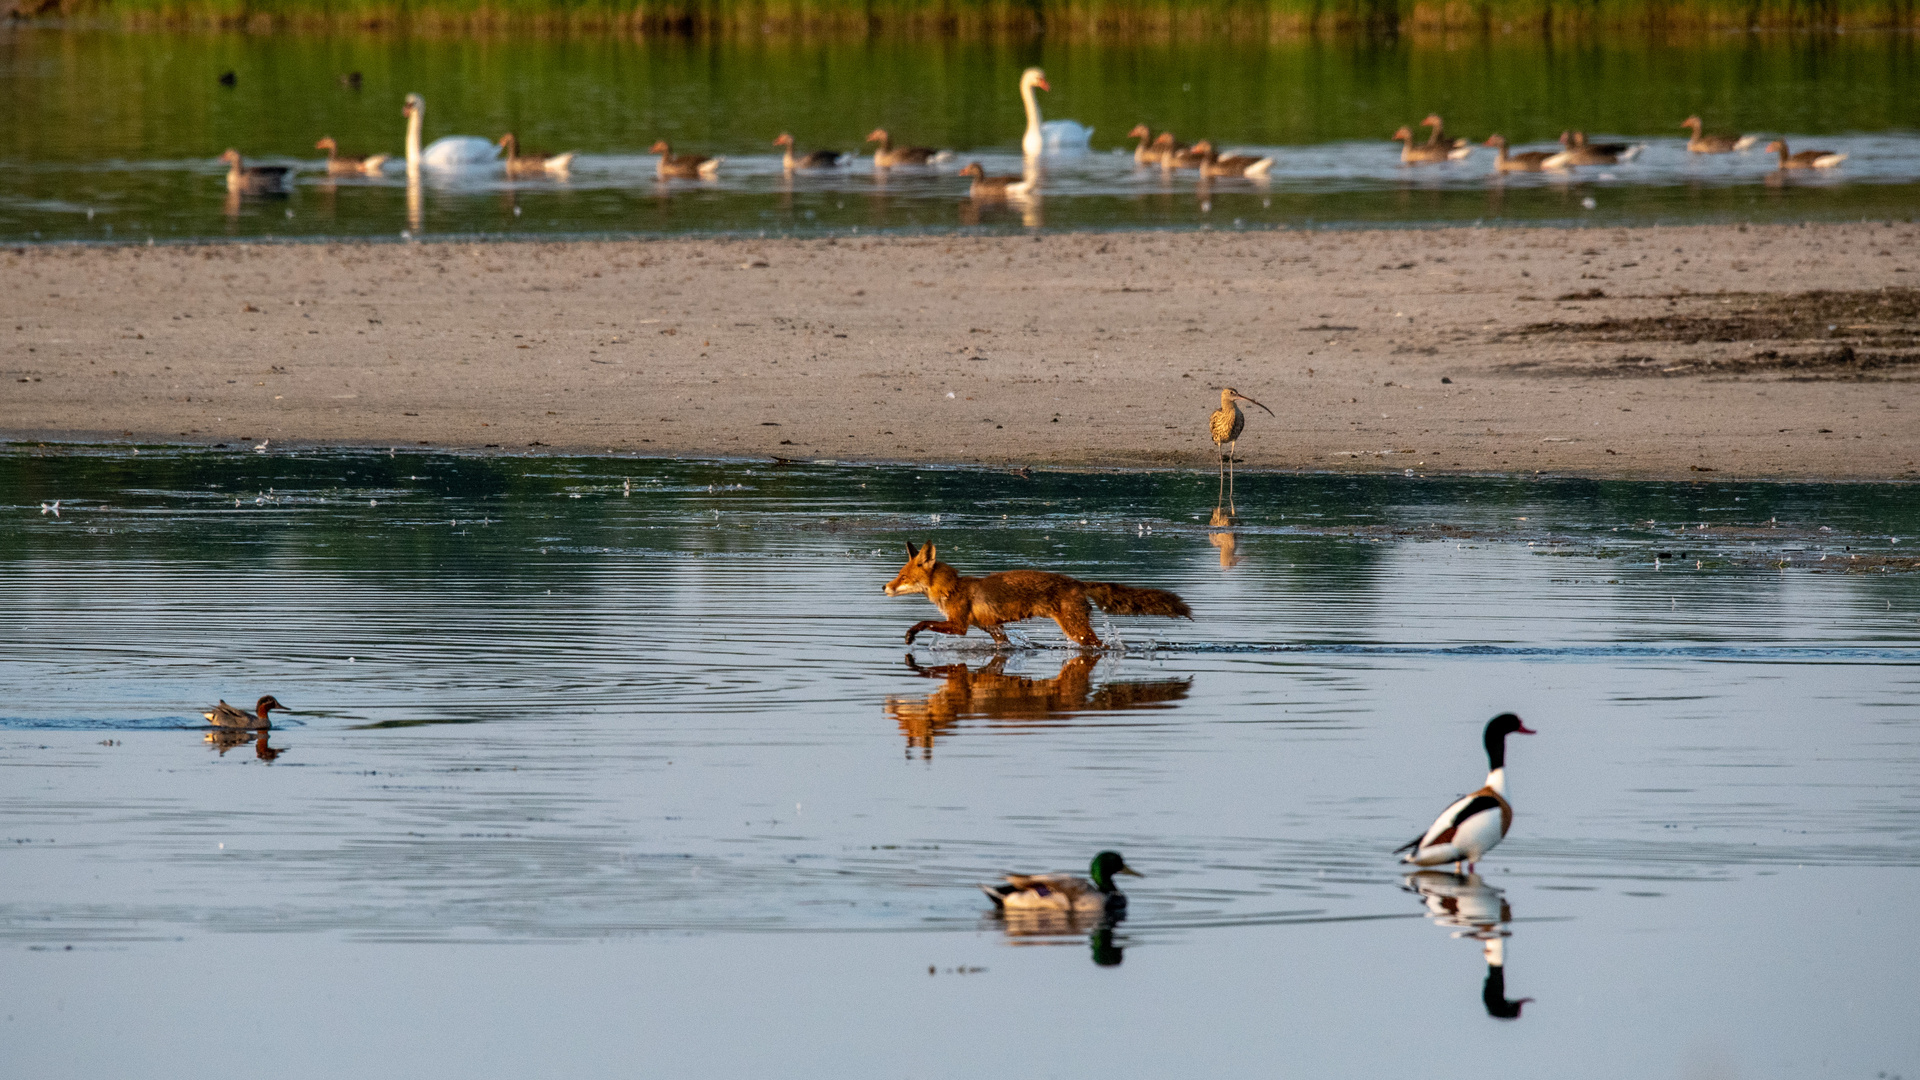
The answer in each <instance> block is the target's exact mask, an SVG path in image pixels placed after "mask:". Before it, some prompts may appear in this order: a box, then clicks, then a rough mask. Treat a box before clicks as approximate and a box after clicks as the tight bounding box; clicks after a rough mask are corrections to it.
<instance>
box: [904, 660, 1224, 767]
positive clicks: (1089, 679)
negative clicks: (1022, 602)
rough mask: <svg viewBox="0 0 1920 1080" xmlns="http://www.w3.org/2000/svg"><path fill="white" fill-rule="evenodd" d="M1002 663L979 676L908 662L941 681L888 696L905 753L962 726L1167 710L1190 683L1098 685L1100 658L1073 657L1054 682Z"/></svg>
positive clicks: (924, 750)
mask: <svg viewBox="0 0 1920 1080" xmlns="http://www.w3.org/2000/svg"><path fill="white" fill-rule="evenodd" d="M1007 659H1008V658H1007V657H1006V656H1005V655H999V656H995V657H994V658H993V659H992V660H990V661H988V662H987V664H986V665H985V666H983V667H979V668H970V667H968V666H967V665H966V664H964V663H956V664H934V665H931V666H923V665H921V664H920V663H919V662H918V661H916V660H914V658H913V656H912V654H908V656H907V658H906V664H907V668H908V669H909V670H911V671H912V672H913V673H914V674H916V675H919V676H921V677H923V678H928V679H942V680H945V682H944V685H942V686H941V687H940V688H939V689H938V690H936V691H934V692H933V693H931V694H927V695H926V696H924V697H922V696H917V695H888V697H887V699H886V702H885V703H884V708H885V709H886V713H887V715H888V716H891V717H893V719H894V722H895V723H897V724H899V725H900V733H901V734H902V735H905V736H906V737H907V752H908V754H909V755H911V754H912V752H913V750H914V748H916V747H917V748H919V750H920V752H921V756H922V757H923V758H924V757H931V756H932V755H933V743H934V740H935V739H936V738H938V737H942V736H947V735H952V734H954V733H955V732H956V731H957V730H958V729H959V728H960V726H961V724H962V723H963V722H965V721H972V720H986V721H988V722H989V723H992V724H995V725H1002V724H1010V725H1024V724H1045V723H1049V722H1053V721H1059V720H1065V719H1067V718H1069V717H1073V716H1077V715H1080V714H1082V713H1094V712H1117V711H1121V710H1127V709H1161V708H1171V707H1172V705H1171V703H1172V702H1176V701H1179V700H1180V699H1182V698H1184V697H1186V696H1187V693H1188V692H1189V691H1190V690H1192V689H1193V680H1192V679H1190V678H1189V679H1154V680H1131V679H1113V680H1108V681H1106V682H1101V683H1098V684H1097V685H1096V683H1095V681H1094V673H1095V669H1096V668H1097V667H1098V665H1099V658H1098V657H1094V656H1088V655H1084V654H1082V655H1078V656H1074V657H1072V658H1070V659H1068V660H1067V662H1066V663H1065V664H1062V665H1061V667H1060V672H1059V674H1057V675H1055V676H1053V677H1052V678H1046V679H1043V678H1032V677H1029V676H1025V675H1009V674H1007V673H1006V665H1007Z"/></svg>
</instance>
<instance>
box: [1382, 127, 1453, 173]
mask: <svg viewBox="0 0 1920 1080" xmlns="http://www.w3.org/2000/svg"><path fill="white" fill-rule="evenodd" d="M1393 137H1394V138H1395V139H1396V140H1398V141H1399V142H1400V161H1401V162H1402V163H1403V164H1407V165H1433V164H1437V163H1439V162H1443V161H1448V160H1451V159H1450V158H1448V156H1447V148H1446V147H1444V146H1415V145H1414V144H1413V129H1412V128H1409V127H1403V128H1401V129H1400V130H1399V131H1396V132H1394V133H1393Z"/></svg>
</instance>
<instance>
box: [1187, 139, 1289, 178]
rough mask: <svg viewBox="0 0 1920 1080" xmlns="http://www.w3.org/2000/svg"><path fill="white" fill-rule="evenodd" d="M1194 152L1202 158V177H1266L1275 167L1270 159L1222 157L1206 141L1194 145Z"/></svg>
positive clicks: (1236, 156)
mask: <svg viewBox="0 0 1920 1080" xmlns="http://www.w3.org/2000/svg"><path fill="white" fill-rule="evenodd" d="M1193 152H1194V153H1195V154H1198V155H1199V157H1200V175H1201V176H1256V177H1257V176H1265V175H1266V174H1267V170H1268V169H1270V168H1272V167H1273V159H1272V158H1270V157H1252V156H1250V155H1247V154H1230V155H1228V156H1226V157H1222V156H1220V154H1219V152H1218V151H1216V150H1214V148H1213V144H1212V143H1211V142H1208V141H1207V140H1205V139H1201V140H1200V141H1199V142H1197V143H1194V144H1193Z"/></svg>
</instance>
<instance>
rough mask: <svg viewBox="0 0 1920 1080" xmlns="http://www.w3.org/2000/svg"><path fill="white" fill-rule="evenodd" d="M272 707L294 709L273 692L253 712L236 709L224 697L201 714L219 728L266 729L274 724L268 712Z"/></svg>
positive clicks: (283, 709) (288, 710)
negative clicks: (283, 703)
mask: <svg viewBox="0 0 1920 1080" xmlns="http://www.w3.org/2000/svg"><path fill="white" fill-rule="evenodd" d="M270 709H279V710H281V711H283V712H292V711H293V710H291V709H288V708H287V707H286V706H285V705H282V704H280V702H279V701H278V700H277V699H275V698H274V696H273V695H272V694H268V695H267V696H266V697H263V698H261V699H260V701H259V702H258V703H257V704H256V705H254V712H253V713H248V712H246V711H244V710H241V709H236V708H234V707H233V706H231V705H229V704H227V703H226V701H225V700H224V699H223V700H222V701H221V702H220V704H218V705H215V706H214V707H213V708H211V709H208V710H207V711H205V712H203V713H201V714H200V715H201V716H204V717H206V718H207V723H209V724H212V725H213V726H214V727H217V728H245V729H248V730H252V731H264V730H266V729H267V728H270V727H272V726H273V721H272V720H270V719H268V718H267V712H268V710H270Z"/></svg>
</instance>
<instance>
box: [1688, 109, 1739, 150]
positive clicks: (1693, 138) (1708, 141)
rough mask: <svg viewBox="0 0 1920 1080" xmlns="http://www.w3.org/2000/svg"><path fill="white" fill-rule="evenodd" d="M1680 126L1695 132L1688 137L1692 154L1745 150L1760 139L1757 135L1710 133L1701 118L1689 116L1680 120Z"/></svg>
mask: <svg viewBox="0 0 1920 1080" xmlns="http://www.w3.org/2000/svg"><path fill="white" fill-rule="evenodd" d="M1680 126H1681V127H1683V128H1687V129H1689V130H1690V131H1692V132H1693V134H1692V135H1690V136H1689V137H1688V138H1687V152H1688V153H1690V154H1730V153H1732V152H1734V151H1735V150H1745V149H1746V148H1748V147H1749V146H1752V145H1753V144H1754V143H1755V142H1757V141H1759V137H1758V136H1755V135H1717V134H1715V135H1709V134H1706V133H1704V132H1703V131H1702V130H1701V127H1702V125H1701V123H1700V118H1699V117H1697V116H1689V117H1687V118H1686V119H1685V120H1682V121H1680Z"/></svg>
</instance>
